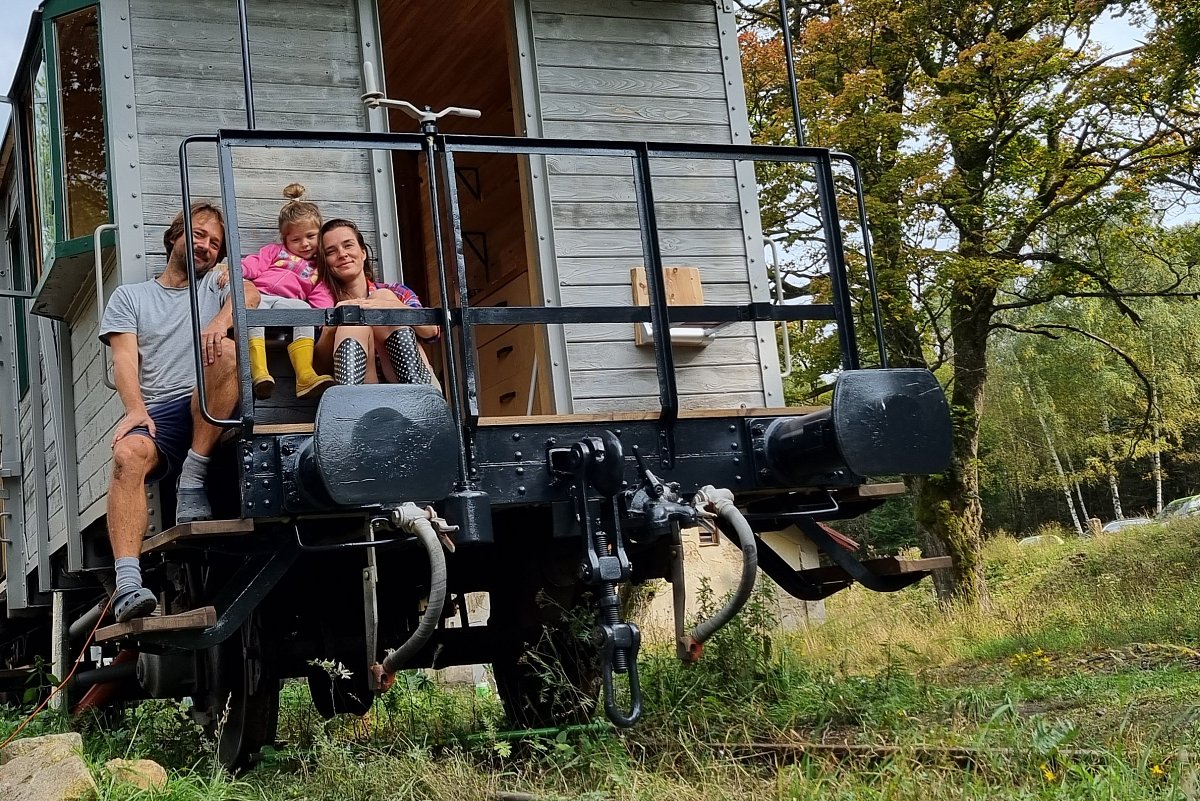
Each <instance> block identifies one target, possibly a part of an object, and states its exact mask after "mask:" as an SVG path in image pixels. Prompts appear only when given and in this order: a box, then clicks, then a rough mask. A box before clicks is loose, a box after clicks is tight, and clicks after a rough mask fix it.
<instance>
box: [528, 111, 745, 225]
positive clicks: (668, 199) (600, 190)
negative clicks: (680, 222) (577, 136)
mask: <svg viewBox="0 0 1200 801" xmlns="http://www.w3.org/2000/svg"><path fill="white" fill-rule="evenodd" d="M667 130H669V129H664V128H662V127H656V128H655V132H656V133H657V135H659V136H662V135H664V134H665V133H667ZM722 130H723V129H722ZM592 136H595V134H592ZM549 184H550V202H551V203H553V204H558V203H569V202H576V203H587V202H590V203H636V202H637V194H636V193H635V192H634V188H633V179H632V178H624V177H622V176H618V175H613V176H608V175H552V176H550V180H549ZM651 186H652V187H653V189H654V202H655V207H656V210H657V209H659V208H662V207H663V206H665V205H666V204H668V203H689V204H691V203H729V202H730V201H731V200H733V199H734V198H736V197H737V181H736V180H735V179H734V178H732V177H731V178H710V177H695V178H691V177H688V178H673V177H672V178H657V179H652V183H651Z"/></svg>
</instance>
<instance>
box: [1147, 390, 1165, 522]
mask: <svg viewBox="0 0 1200 801" xmlns="http://www.w3.org/2000/svg"><path fill="white" fill-rule="evenodd" d="M1150 417H1151V425H1150V447H1151V464H1152V468H1151V472H1152V473H1153V475H1154V514H1156V515H1157V514H1161V513H1162V510H1163V469H1162V449H1161V448H1160V446H1159V437H1160V436H1161V433H1162V432H1161V431H1160V428H1159V409H1158V385H1157V384H1156V383H1154V382H1153V381H1152V382H1150Z"/></svg>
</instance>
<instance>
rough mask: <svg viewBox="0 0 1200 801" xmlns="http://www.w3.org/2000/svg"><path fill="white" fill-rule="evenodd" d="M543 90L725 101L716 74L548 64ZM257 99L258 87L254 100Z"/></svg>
mask: <svg viewBox="0 0 1200 801" xmlns="http://www.w3.org/2000/svg"><path fill="white" fill-rule="evenodd" d="M538 85H539V86H540V87H541V90H542V91H543V92H548V93H554V92H561V93H566V94H574V95H636V96H639V97H687V98H694V99H696V100H720V101H722V102H724V100H725V81H724V79H723V77H722V76H720V75H717V74H714V73H700V72H667V71H665V70H664V71H659V72H636V71H631V70H614V69H604V68H601V67H559V66H547V67H543V68H542V69H540V70H538ZM257 99H258V94H257V89H256V90H255V100H257Z"/></svg>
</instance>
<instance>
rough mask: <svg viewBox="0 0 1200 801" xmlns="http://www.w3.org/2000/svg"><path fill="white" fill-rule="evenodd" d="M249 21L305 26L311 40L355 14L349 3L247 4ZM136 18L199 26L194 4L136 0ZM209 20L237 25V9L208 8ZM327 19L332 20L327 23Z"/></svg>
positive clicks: (133, 10) (188, 0)
mask: <svg viewBox="0 0 1200 801" xmlns="http://www.w3.org/2000/svg"><path fill="white" fill-rule="evenodd" d="M246 5H247V9H246V13H247V20H248V22H249V23H250V26H251V27H253V26H255V25H266V24H271V23H275V24H281V23H290V24H292V25H294V26H296V27H301V26H303V28H302V29H303V30H304V31H306V32H307V33H308V35H309V37H308V38H309V39H310V40H311V39H312V38H313V37H314V36H315V35H316V34H315V33H314V32H316V31H320V30H321V27H320V23H322V22H332V18H334V17H340V16H346V15H348V14H353V6H352V5H350V4H349V3H347V2H346V0H293V1H292V2H287V3H247V4H246ZM130 12H131V16H132V18H133V19H134V20H135V21H136V22H138V23H140V22H141V21H143V20H147V19H158V20H172V21H175V22H186V23H191V24H193V25H194V24H195V23H196V3H195V2H194V0H134V2H132V3H131V4H130ZM204 13H205V14H206V18H207V19H216V20H220V21H222V22H232V23H234V24H236V23H237V5H236V4H232V5H229V6H226V5H224V4H220V3H214V4H207V5H205V6H204ZM325 17H329V18H330V19H328V20H326V19H324V18H325Z"/></svg>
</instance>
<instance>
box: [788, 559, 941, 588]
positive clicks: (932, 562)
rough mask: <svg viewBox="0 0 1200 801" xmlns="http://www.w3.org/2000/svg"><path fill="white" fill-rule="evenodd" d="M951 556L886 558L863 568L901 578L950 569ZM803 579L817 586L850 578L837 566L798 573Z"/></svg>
mask: <svg viewBox="0 0 1200 801" xmlns="http://www.w3.org/2000/svg"><path fill="white" fill-rule="evenodd" d="M951 561H952V560H951V559H950V557H949V556H933V557H930V558H928V559H901V558H899V557H896V556H885V557H883V558H881V559H865V560H863V566H864V567H866V568H867V570H870V571H871V572H872V573H874V574H875V575H877V576H899V575H904V574H907V573H927V572H929V571H931V570H945V569H946V568H948V567H950V564H951ZM797 572H799V573H800V575H801V576H802V577H804V578H805V579H808V580H809V581H812V582H814V583H817V584H828V583H830V582H834V581H846V580H847V579H849V578H850V577H849V576H848V575H847V574H846V571H844V570H842V569H841V568H840V567H838V566H837V565H826V566H825V567H814V568H810V569H808V570H800V571H797Z"/></svg>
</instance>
